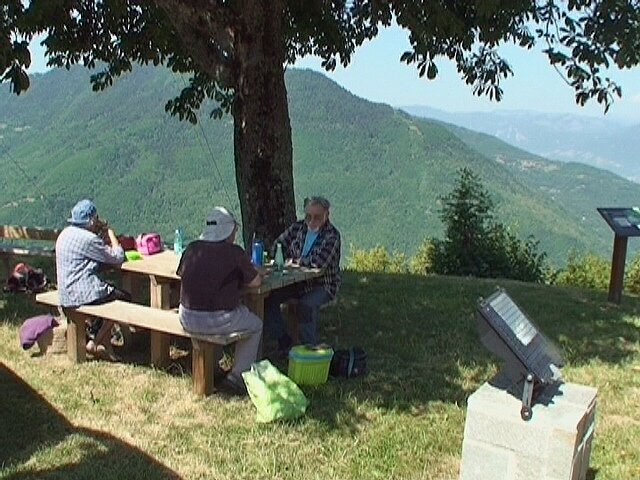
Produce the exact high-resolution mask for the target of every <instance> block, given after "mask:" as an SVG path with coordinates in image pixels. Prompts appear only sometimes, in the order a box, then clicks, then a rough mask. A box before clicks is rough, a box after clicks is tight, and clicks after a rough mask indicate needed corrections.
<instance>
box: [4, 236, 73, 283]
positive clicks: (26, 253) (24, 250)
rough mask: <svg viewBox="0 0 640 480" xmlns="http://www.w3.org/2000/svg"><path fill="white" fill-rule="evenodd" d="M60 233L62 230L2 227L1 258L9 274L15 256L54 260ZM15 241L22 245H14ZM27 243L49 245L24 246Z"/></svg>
mask: <svg viewBox="0 0 640 480" xmlns="http://www.w3.org/2000/svg"><path fill="white" fill-rule="evenodd" d="M60 232H61V230H52V229H46V228H37V227H18V226H13V225H0V258H2V261H3V263H4V265H5V267H6V272H7V274H9V272H10V271H11V270H10V260H11V258H12V257H14V256H23V257H48V258H54V257H55V256H56V253H55V241H56V239H57V238H58V235H60ZM6 240H9V241H8V242H7V241H6ZM15 241H18V242H20V243H19V244H18V243H14V242H15ZM25 242H29V243H32V242H33V243H35V242H47V243H48V244H44V243H43V244H42V246H24V245H23V244H24V243H25Z"/></svg>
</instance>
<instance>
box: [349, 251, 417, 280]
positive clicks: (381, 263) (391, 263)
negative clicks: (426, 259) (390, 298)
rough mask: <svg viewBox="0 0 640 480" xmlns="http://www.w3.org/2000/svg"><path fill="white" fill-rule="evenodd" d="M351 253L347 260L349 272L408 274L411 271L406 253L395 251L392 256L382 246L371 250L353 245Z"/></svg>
mask: <svg viewBox="0 0 640 480" xmlns="http://www.w3.org/2000/svg"><path fill="white" fill-rule="evenodd" d="M351 252H352V253H351V256H350V257H349V258H348V259H347V266H346V268H347V270H352V271H355V272H387V273H407V272H408V271H409V267H408V265H407V259H406V256H405V254H404V253H401V252H397V251H395V252H393V254H392V255H390V254H389V252H387V250H386V249H385V248H384V247H383V246H382V245H376V246H375V247H373V248H372V249H371V250H366V249H360V248H356V247H354V246H353V245H351Z"/></svg>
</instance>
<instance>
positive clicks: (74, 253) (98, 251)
mask: <svg viewBox="0 0 640 480" xmlns="http://www.w3.org/2000/svg"><path fill="white" fill-rule="evenodd" d="M67 222H68V223H69V225H68V226H67V227H66V228H65V229H64V230H63V231H62V232H61V233H60V235H59V236H58V239H57V241H56V270H57V277H58V295H59V298H60V306H62V307H72V308H75V307H79V306H81V305H97V304H102V303H106V302H110V301H112V300H126V301H130V300H131V295H130V294H129V293H128V292H125V291H123V290H120V289H118V288H117V287H115V286H114V285H112V284H110V283H108V282H106V281H104V280H103V279H102V278H100V277H99V276H98V270H99V269H100V267H101V266H102V265H103V264H108V265H120V264H122V262H124V260H125V256H124V250H123V249H122V247H121V246H120V242H119V241H118V238H117V237H116V235H115V233H114V232H113V230H112V229H111V228H108V227H107V226H106V223H104V222H102V221H101V220H100V218H99V217H98V210H97V208H96V206H95V204H94V203H93V202H92V201H91V200H87V199H84V200H80V201H79V202H78V203H76V205H75V206H74V207H73V209H72V210H71V218H69V219H68V220H67ZM104 237H107V238H108V239H109V242H110V245H108V244H107V243H106V242H105V238H104ZM111 327H112V324H111V322H106V321H103V320H102V319H95V320H94V321H92V322H91V323H90V325H88V327H87V335H88V337H89V340H88V342H87V353H90V354H94V355H99V356H105V357H106V358H109V359H111V360H113V359H115V356H114V355H113V351H112V349H111V343H110V338H111Z"/></svg>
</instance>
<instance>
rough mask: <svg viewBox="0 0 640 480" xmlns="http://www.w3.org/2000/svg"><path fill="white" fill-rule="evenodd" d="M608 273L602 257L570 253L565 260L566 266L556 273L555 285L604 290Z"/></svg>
mask: <svg viewBox="0 0 640 480" xmlns="http://www.w3.org/2000/svg"><path fill="white" fill-rule="evenodd" d="M610 273H611V266H610V265H609V263H608V262H607V261H606V260H605V259H603V258H602V257H599V256H598V255H595V254H594V253H590V252H589V253H586V254H584V255H582V256H581V255H579V254H578V253H576V252H575V251H571V252H569V257H568V259H567V266H566V267H565V269H564V270H561V271H560V272H559V273H558V276H557V279H556V283H557V284H558V285H570V286H574V287H582V288H594V289H597V290H606V289H607V288H608V287H609V276H610Z"/></svg>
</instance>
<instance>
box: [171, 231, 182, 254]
mask: <svg viewBox="0 0 640 480" xmlns="http://www.w3.org/2000/svg"><path fill="white" fill-rule="evenodd" d="M183 251H184V241H183V238H182V230H180V229H179V228H176V233H175V235H174V237H173V252H174V253H175V254H176V255H182V252H183Z"/></svg>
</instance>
